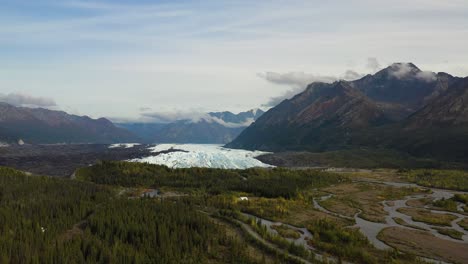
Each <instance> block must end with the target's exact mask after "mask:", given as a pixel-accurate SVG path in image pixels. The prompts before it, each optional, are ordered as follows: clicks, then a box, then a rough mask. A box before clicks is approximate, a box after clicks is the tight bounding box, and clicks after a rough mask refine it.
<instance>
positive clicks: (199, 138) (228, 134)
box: [117, 109, 264, 144]
mask: <svg viewBox="0 0 468 264" xmlns="http://www.w3.org/2000/svg"><path fill="white" fill-rule="evenodd" d="M263 113H264V112H263V111H262V110H261V109H252V110H249V111H246V112H240V113H238V114H234V113H232V112H228V111H225V112H210V113H207V114H206V117H202V118H200V119H199V120H195V121H194V120H190V119H186V120H177V121H174V122H170V123H120V124H117V125H118V126H120V127H123V128H125V129H128V130H129V131H132V132H133V133H134V134H136V135H138V136H139V137H141V138H142V139H143V140H144V141H145V142H148V143H198V144H226V143H228V142H231V141H232V140H234V139H235V138H236V137H237V136H238V135H239V134H240V133H241V132H242V131H243V130H244V129H245V128H246V127H247V126H249V125H250V124H251V123H252V122H254V121H255V120H257V118H259V117H260V116H261V115H262V114H263Z"/></svg>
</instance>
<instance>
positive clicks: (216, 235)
mask: <svg viewBox="0 0 468 264" xmlns="http://www.w3.org/2000/svg"><path fill="white" fill-rule="evenodd" d="M77 178H78V180H64V179H56V178H47V177H38V176H28V175H25V174H24V173H21V172H18V171H15V170H11V169H8V168H0V263H50V262H53V263H63V262H70V263H96V262H98V263H116V262H125V263H155V262H157V263H266V262H268V263H271V262H273V263H275V262H277V263H301V262H302V261H303V260H309V261H310V262H313V263H315V260H314V252H315V251H311V250H309V249H308V248H305V247H304V246H302V245H296V244H295V243H292V242H291V239H293V240H294V239H297V238H298V237H300V233H299V232H298V231H297V230H293V229H291V228H288V226H287V225H286V224H290V225H294V226H300V227H305V228H307V229H308V230H309V231H310V232H311V233H312V235H313V237H312V238H311V239H310V240H308V243H309V245H310V246H312V247H313V248H315V249H317V251H318V252H317V253H320V254H322V255H324V256H325V258H326V257H327V256H333V257H336V258H337V260H338V261H342V260H346V261H350V262H353V263H416V262H417V260H416V259H415V258H414V256H412V255H407V254H403V253H399V252H396V251H382V250H378V249H376V248H374V247H373V246H372V244H371V243H369V241H368V240H367V238H366V237H365V236H364V235H363V234H362V233H361V232H359V230H358V229H354V228H351V226H352V225H353V224H354V223H353V221H352V220H348V219H344V218H339V217H336V216H333V215H329V214H327V213H324V212H321V211H319V210H316V209H315V208H314V205H313V201H314V198H316V197H321V196H323V195H325V192H330V193H334V195H335V197H337V196H339V195H340V193H342V194H343V195H342V197H341V198H343V199H346V195H347V194H350V195H353V196H352V197H353V199H354V201H353V203H354V202H357V201H359V204H353V203H351V204H349V205H347V206H350V207H354V206H356V207H357V208H362V209H363V211H364V212H368V214H369V215H371V213H372V212H373V210H372V206H373V205H374V206H375V204H376V203H377V204H378V203H379V202H380V201H382V200H383V199H389V198H396V197H400V196H402V195H407V194H408V193H410V192H414V191H417V190H413V189H407V188H400V189H398V190H393V189H392V188H388V187H386V186H380V185H374V184H361V183H352V182H350V181H349V180H348V178H347V177H346V176H343V175H339V174H335V173H327V172H320V171H316V170H288V169H249V170H220V169H202V168H192V169H169V168H167V167H164V166H156V165H149V164H138V163H128V162H101V163H99V164H97V165H95V166H91V167H87V168H84V169H80V170H79V171H78V173H77ZM150 188H151V189H157V190H158V191H160V192H161V193H162V196H160V198H157V199H151V198H138V197H139V194H141V191H143V190H146V189H150ZM354 192H356V193H354ZM174 194H177V195H174ZM242 196H247V197H248V198H249V199H248V200H247V201H241V200H240V199H239V197H242ZM349 197H351V196H349ZM341 198H340V199H341ZM460 199H461V198H460ZM380 211H381V208H377V207H376V209H375V212H376V215H380ZM241 212H243V213H241ZM245 212H249V213H251V214H253V215H256V216H258V217H262V218H266V219H275V221H279V222H282V223H284V224H285V225H278V226H273V227H272V228H273V229H274V230H276V231H277V232H278V234H276V233H275V232H271V230H268V229H267V228H266V227H265V226H263V225H261V223H260V222H257V221H256V220H254V219H253V218H251V217H247V216H246V215H245V214H244V213H245Z"/></svg>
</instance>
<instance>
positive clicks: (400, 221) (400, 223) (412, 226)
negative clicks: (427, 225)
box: [393, 217, 426, 230]
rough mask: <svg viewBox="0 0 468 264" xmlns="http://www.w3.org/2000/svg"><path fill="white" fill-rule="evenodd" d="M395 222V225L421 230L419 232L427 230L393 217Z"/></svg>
mask: <svg viewBox="0 0 468 264" xmlns="http://www.w3.org/2000/svg"><path fill="white" fill-rule="evenodd" d="M393 221H395V223H397V224H399V225H402V226H407V227H411V228H414V229H419V230H426V229H424V228H422V227H419V226H415V225H411V224H408V223H407V222H406V221H405V220H403V219H401V218H399V217H393Z"/></svg>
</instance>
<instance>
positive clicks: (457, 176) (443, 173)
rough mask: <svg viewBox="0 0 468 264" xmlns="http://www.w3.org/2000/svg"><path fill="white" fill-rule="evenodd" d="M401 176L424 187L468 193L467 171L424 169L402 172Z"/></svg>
mask: <svg viewBox="0 0 468 264" xmlns="http://www.w3.org/2000/svg"><path fill="white" fill-rule="evenodd" d="M402 175H403V176H404V177H406V179H407V180H409V181H411V182H414V183H416V184H419V185H422V186H426V187H434V188H442V189H451V190H460V191H468V172H467V171H461V170H429V169H425V170H410V171H403V172H402Z"/></svg>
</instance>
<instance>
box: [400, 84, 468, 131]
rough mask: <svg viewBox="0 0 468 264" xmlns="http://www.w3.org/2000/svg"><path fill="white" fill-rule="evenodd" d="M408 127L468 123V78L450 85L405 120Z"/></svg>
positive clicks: (417, 127)
mask: <svg viewBox="0 0 468 264" xmlns="http://www.w3.org/2000/svg"><path fill="white" fill-rule="evenodd" d="M405 123H406V124H405V127H406V128H407V129H422V128H430V127H442V128H446V127H449V126H450V127H463V126H467V125H468V78H464V79H461V80H459V81H458V82H456V83H455V84H453V85H452V86H450V89H448V90H446V91H444V92H442V93H441V94H440V95H438V96H436V97H434V98H433V99H432V100H431V101H430V102H429V103H428V104H427V105H426V106H424V107H423V108H422V109H421V110H419V111H418V112H416V113H415V114H413V115H412V116H410V117H409V118H408V120H407V121H406V122H405Z"/></svg>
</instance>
